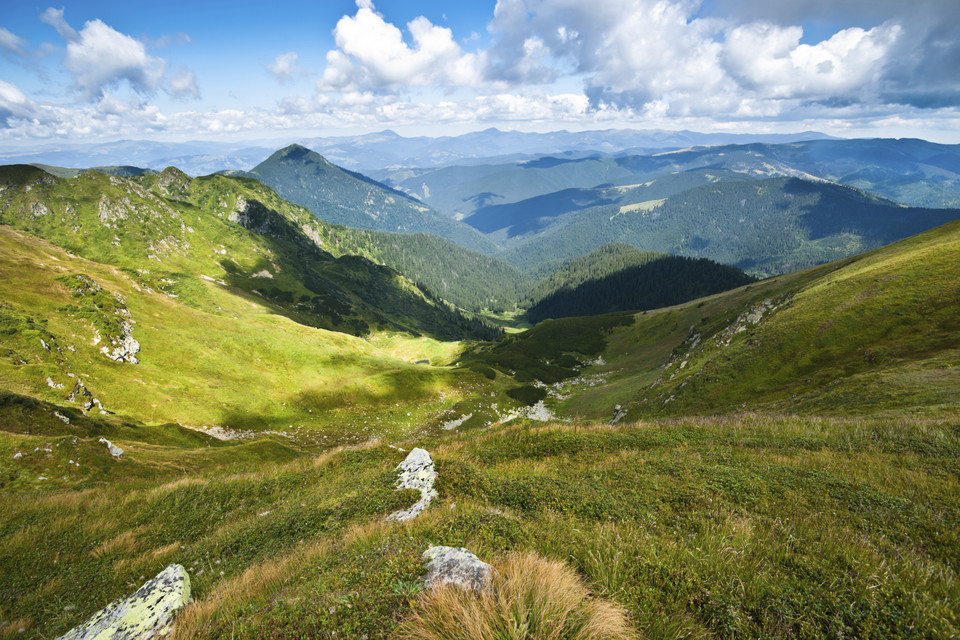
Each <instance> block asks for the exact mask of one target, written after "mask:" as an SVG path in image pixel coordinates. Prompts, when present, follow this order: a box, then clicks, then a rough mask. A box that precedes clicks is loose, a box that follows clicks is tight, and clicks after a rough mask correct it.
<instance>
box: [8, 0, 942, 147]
mask: <svg viewBox="0 0 960 640" xmlns="http://www.w3.org/2000/svg"><path fill="white" fill-rule="evenodd" d="M2 2H3V10H2V12H0V143H2V144H5V145H8V146H29V145H36V144H44V143H67V142H87V141H109V140H116V139H131V138H144V139H156V140H188V139H199V140H224V141H227V140H237V141H240V140H262V141H268V140H286V139H290V138H293V137H296V136H303V135H310V136H332V135H344V134H354V133H363V132H369V131H379V130H382V129H386V128H391V129H394V130H396V131H398V132H400V133H402V134H407V135H424V134H425V135H444V134H457V133H463V132H466V131H472V130H477V129H483V128H487V127H490V126H496V127H499V128H501V129H519V130H530V131H548V130H553V129H560V128H565V129H570V130H580V129H598V128H616V127H630V128H640V129H653V128H662V129H692V130H698V131H737V132H795V131H804V130H818V131H823V132H825V133H830V134H833V135H838V136H845V137H854V136H856V137H867V136H871V137H872V136H884V137H888V136H889V137H905V136H913V137H922V138H926V139H930V140H935V141H940V142H950V143H960V30H958V29H957V28H956V25H957V24H960V2H957V0H913V1H911V2H904V1H903V0H840V1H838V0H831V1H827V0H793V1H791V2H771V1H770V0H589V1H585V0H498V1H489V2H461V3H450V2H427V1H420V2H415V1H401V0H380V1H377V0H356V1H345V0H334V1H322V0H314V1H312V2H307V1H287V0H275V1H273V2H256V3H247V2H226V1H222V0H214V1H206V0H193V1H191V2H186V1H182V0H168V1H167V2H164V3H160V4H157V3H142V2H128V3H118V2H116V1H106V0H104V1H83V2H69V3H66V4H62V5H60V4H57V5H50V4H49V3H47V2H35V1H33V0H28V1H23V0H19V1H17V2H13V1H12V0H2Z"/></svg>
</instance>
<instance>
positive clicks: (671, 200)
mask: <svg viewBox="0 0 960 640" xmlns="http://www.w3.org/2000/svg"><path fill="white" fill-rule="evenodd" d="M957 217H960V211H958V210H955V209H916V208H908V207H903V206H900V205H896V204H894V203H891V202H889V201H885V200H881V199H879V198H875V197H872V196H869V195H867V194H865V193H863V192H860V191H857V190H855V189H852V188H850V187H843V186H839V185H834V184H829V183H817V182H807V181H803V180H798V179H795V178H770V179H766V180H759V181H748V182H717V183H714V184H707V185H704V186H700V187H696V188H694V189H689V190H686V191H683V192H682V193H678V194H676V195H673V196H670V197H667V198H665V199H658V200H650V201H646V202H640V203H634V204H626V205H612V206H605V207H598V208H594V209H588V210H585V211H581V212H575V213H570V214H567V215H566V216H563V217H562V218H561V219H559V220H557V221H555V222H554V223H553V224H552V225H551V226H550V227H548V228H547V229H546V230H544V231H540V232H538V233H536V234H533V235H530V236H527V237H526V238H516V239H514V241H513V242H514V246H515V248H513V249H511V250H510V251H509V252H508V253H506V254H504V256H503V257H504V258H505V259H507V260H508V261H509V262H511V263H512V264H515V265H516V266H518V267H519V268H521V269H523V270H531V269H536V268H537V267H538V266H539V265H540V264H542V263H544V262H547V261H550V260H555V259H556V258H557V256H568V257H574V256H577V255H585V254H587V253H590V252H591V251H593V250H594V249H595V248H596V247H599V246H602V245H603V244H605V243H608V242H626V243H628V244H631V245H633V246H636V247H638V248H641V249H645V250H650V251H661V252H664V253H670V254H675V255H683V256H688V257H696V258H709V259H711V260H715V261H717V262H721V263H724V264H729V265H735V266H738V267H740V268H741V269H744V270H745V271H747V272H748V273H752V274H755V275H760V276H764V275H771V274H776V273H785V272H789V271H796V270H798V269H801V268H803V267H806V266H811V265H815V264H820V263H824V262H828V261H830V260H836V259H839V258H843V257H845V256H849V255H852V254H855V253H858V252H861V251H866V250H869V249H873V248H876V247H879V246H881V245H883V244H887V243H889V242H893V241H895V240H899V239H901V238H905V237H907V236H909V235H911V234H914V233H919V232H920V231H923V230H924V229H929V228H931V227H934V226H936V225H938V224H943V223H944V222H947V221H949V220H954V219H956V218H957Z"/></svg>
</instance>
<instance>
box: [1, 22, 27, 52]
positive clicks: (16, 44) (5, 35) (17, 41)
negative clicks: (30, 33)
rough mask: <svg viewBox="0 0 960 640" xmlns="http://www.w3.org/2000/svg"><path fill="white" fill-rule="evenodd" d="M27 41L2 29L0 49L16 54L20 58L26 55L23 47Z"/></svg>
mask: <svg viewBox="0 0 960 640" xmlns="http://www.w3.org/2000/svg"><path fill="white" fill-rule="evenodd" d="M26 44H27V41H26V40H24V39H23V38H21V37H20V36H18V35H17V34H15V33H12V32H11V31H8V30H7V29H4V28H3V27H0V49H3V50H4V51H9V52H10V53H15V54H16V55H18V56H22V55H24V51H23V47H25V46H26Z"/></svg>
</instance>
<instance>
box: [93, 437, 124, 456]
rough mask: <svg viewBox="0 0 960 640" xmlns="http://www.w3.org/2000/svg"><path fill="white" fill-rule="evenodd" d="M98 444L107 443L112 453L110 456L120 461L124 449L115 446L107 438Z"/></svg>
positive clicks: (101, 439)
mask: <svg viewBox="0 0 960 640" xmlns="http://www.w3.org/2000/svg"><path fill="white" fill-rule="evenodd" d="M98 442H103V443H105V444H106V445H107V449H108V450H109V451H110V455H112V456H113V457H114V458H117V459H120V458H121V457H122V456H123V449H121V448H120V447H118V446H117V445H115V444H113V443H112V442H110V441H109V440H107V439H106V438H100V440H98Z"/></svg>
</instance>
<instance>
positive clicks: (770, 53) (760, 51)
mask: <svg viewBox="0 0 960 640" xmlns="http://www.w3.org/2000/svg"><path fill="white" fill-rule="evenodd" d="M901 31H902V29H901V27H900V26H899V25H883V26H879V27H874V28H873V29H870V30H869V31H864V30H863V29H859V28H852V29H844V30H842V31H839V32H837V33H836V34H835V35H833V36H832V37H831V38H830V39H828V40H824V41H823V42H820V43H818V44H816V45H806V44H800V38H801V37H802V35H803V31H802V29H800V27H787V28H783V27H777V26H774V25H770V24H757V23H753V24H747V25H743V26H740V27H736V28H734V29H732V30H730V31H729V32H728V34H727V38H726V43H725V46H724V61H725V66H726V68H727V70H728V71H729V72H730V73H731V75H733V77H735V78H736V79H737V80H738V81H740V82H741V84H742V86H744V87H746V88H748V89H751V90H753V91H755V92H756V93H758V94H760V95H762V96H764V97H769V98H775V99H779V98H787V99H790V98H801V99H808V100H829V101H839V100H849V99H857V98H869V97H870V96H871V95H875V94H876V93H877V91H878V90H879V86H878V83H879V82H880V80H881V78H882V72H883V63H884V61H885V60H887V59H888V57H889V54H890V51H891V49H892V47H893V45H894V44H895V43H896V41H897V38H898V37H899V36H900V33H901Z"/></svg>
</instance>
